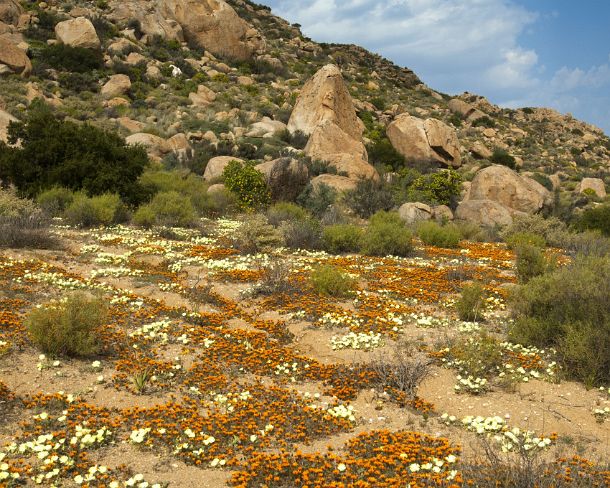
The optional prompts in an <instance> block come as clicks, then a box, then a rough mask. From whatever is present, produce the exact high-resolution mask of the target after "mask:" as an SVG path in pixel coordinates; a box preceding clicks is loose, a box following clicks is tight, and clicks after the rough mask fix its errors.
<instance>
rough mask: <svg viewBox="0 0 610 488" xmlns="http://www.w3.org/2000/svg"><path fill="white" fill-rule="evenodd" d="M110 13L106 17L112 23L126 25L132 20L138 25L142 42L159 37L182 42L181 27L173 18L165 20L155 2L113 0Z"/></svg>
mask: <svg viewBox="0 0 610 488" xmlns="http://www.w3.org/2000/svg"><path fill="white" fill-rule="evenodd" d="M111 5H112V11H111V12H110V14H108V15H107V17H108V18H109V19H110V20H112V21H113V22H118V23H122V24H124V25H126V24H127V23H128V22H129V21H130V20H132V19H134V20H137V21H138V22H139V23H140V30H141V31H142V32H143V33H144V35H145V38H144V39H143V41H146V40H150V39H152V38H153V37H155V36H159V37H161V38H163V39H167V40H168V41H178V42H183V41H184V32H183V30H182V26H181V25H180V24H179V23H178V21H176V20H175V19H173V18H166V17H165V16H164V15H162V14H161V13H160V12H159V9H158V8H157V4H156V3H155V2H149V1H145V0H114V1H113V2H112V4H111Z"/></svg>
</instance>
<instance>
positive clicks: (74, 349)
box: [25, 293, 107, 357]
mask: <svg viewBox="0 0 610 488" xmlns="http://www.w3.org/2000/svg"><path fill="white" fill-rule="evenodd" d="M106 317H107V306H106V302H105V300H103V299H101V298H93V297H90V296H88V295H86V294H84V293H74V294H73V295H70V296H68V297H66V298H64V299H63V300H61V301H52V302H49V303H46V304H44V305H43V306H42V307H39V308H34V309H33V310H32V311H31V312H30V313H29V314H28V315H27V317H26V318H25V326H26V328H27V330H28V332H29V333H30V336H31V338H32V341H33V342H34V344H36V345H37V346H38V347H39V348H40V350H41V351H42V352H44V353H45V354H50V355H52V356H60V355H61V356H70V357H82V356H92V355H95V354H98V353H99V352H100V350H101V341H100V338H99V328H100V327H101V326H102V325H104V322H105V320H106Z"/></svg>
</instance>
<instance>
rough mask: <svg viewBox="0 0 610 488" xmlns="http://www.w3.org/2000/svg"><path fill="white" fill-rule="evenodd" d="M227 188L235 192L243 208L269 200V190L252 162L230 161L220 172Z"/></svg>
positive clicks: (253, 206) (255, 205)
mask: <svg viewBox="0 0 610 488" xmlns="http://www.w3.org/2000/svg"><path fill="white" fill-rule="evenodd" d="M222 176H223V180H224V184H225V186H226V187H227V189H228V190H229V191H230V192H232V193H233V194H235V196H236V197H237V199H238V201H239V203H240V205H241V206H242V207H243V208H257V207H262V206H264V205H267V204H268V203H269V202H270V201H271V192H270V191H269V187H268V186H267V182H266V181H265V177H264V176H263V174H262V173H261V172H260V171H258V170H257V169H255V168H254V164H252V163H243V164H242V163H240V162H239V161H231V162H230V163H229V164H228V165H227V167H226V168H225V170H224V171H223V173H222Z"/></svg>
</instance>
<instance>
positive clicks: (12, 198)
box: [0, 188, 58, 249]
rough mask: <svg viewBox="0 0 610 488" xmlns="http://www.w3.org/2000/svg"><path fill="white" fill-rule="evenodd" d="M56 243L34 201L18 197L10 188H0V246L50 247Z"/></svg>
mask: <svg viewBox="0 0 610 488" xmlns="http://www.w3.org/2000/svg"><path fill="white" fill-rule="evenodd" d="M57 244H58V242H57V239H55V238H54V237H53V236H52V235H51V234H50V232H49V221H48V218H47V217H46V216H45V215H44V214H43V212H42V211H41V210H40V209H39V208H38V207H36V205H35V204H34V202H32V201H31V200H26V199H22V198H19V197H18V196H17V193H16V192H15V190H14V189H12V188H9V189H6V190H2V189H0V247H10V248H37V249H51V248H54V247H57Z"/></svg>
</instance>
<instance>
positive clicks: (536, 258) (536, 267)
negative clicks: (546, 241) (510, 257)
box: [515, 244, 549, 283]
mask: <svg viewBox="0 0 610 488" xmlns="http://www.w3.org/2000/svg"><path fill="white" fill-rule="evenodd" d="M515 252H516V254H517V260H516V264H515V266H516V269H517V278H518V279H519V281H520V282H521V283H527V282H528V281H530V280H531V279H532V278H535V277H536V276H540V275H541V274H543V273H544V272H545V271H546V270H547V269H548V267H549V265H548V263H547V260H546V258H545V257H544V253H543V251H542V250H541V249H540V247H538V246H536V245H532V244H521V245H520V246H518V247H517V248H516V249H515Z"/></svg>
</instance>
